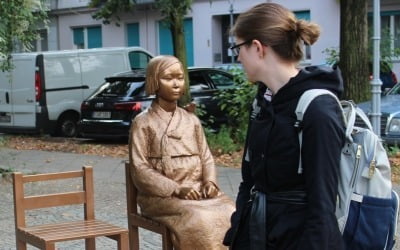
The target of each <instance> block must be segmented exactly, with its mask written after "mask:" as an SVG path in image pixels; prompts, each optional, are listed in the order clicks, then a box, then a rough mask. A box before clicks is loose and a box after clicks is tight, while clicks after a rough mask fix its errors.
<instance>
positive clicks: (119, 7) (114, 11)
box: [89, 0, 136, 26]
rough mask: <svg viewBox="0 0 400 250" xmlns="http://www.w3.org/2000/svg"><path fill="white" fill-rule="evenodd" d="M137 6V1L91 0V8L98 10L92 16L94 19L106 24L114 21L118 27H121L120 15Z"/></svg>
mask: <svg viewBox="0 0 400 250" xmlns="http://www.w3.org/2000/svg"><path fill="white" fill-rule="evenodd" d="M135 4H136V1H135V0H112V1H109V0H91V1H90V3H89V7H91V8H98V9H97V11H96V12H95V13H94V14H93V16H92V17H93V18H94V19H96V20H103V23H104V24H110V23H111V22H112V21H114V22H115V24H116V25H117V26H120V23H119V22H120V21H121V18H120V17H119V13H122V12H129V11H131V10H133V9H134V6H135Z"/></svg>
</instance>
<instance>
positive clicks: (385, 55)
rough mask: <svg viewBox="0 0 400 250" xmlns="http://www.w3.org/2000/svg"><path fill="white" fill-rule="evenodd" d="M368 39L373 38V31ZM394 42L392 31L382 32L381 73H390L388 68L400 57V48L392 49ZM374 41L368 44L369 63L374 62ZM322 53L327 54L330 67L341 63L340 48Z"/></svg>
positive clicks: (370, 31)
mask: <svg viewBox="0 0 400 250" xmlns="http://www.w3.org/2000/svg"><path fill="white" fill-rule="evenodd" d="M368 33H369V34H368V37H372V30H371V29H369V30H368ZM393 41H394V37H393V36H391V35H390V30H389V29H388V28H386V29H382V30H381V40H380V55H381V71H383V72H387V71H390V68H388V66H390V67H391V66H392V58H393V57H398V56H400V48H394V49H393V48H392V46H391V44H392V43H393ZM373 45H374V44H373V40H369V43H368V51H369V53H368V61H369V62H372V60H373V49H374V46H373ZM322 53H324V54H326V59H325V60H326V62H327V64H329V65H333V64H335V63H337V62H339V58H340V57H339V48H337V47H330V48H326V49H325V50H324V51H322Z"/></svg>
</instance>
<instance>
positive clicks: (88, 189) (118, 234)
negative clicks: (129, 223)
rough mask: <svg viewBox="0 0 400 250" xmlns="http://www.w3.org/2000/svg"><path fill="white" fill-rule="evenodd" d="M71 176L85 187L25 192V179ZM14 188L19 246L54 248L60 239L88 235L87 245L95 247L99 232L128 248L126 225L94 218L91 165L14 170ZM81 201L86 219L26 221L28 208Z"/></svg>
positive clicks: (27, 180) (23, 249) (35, 180)
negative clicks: (57, 169) (36, 171)
mask: <svg viewBox="0 0 400 250" xmlns="http://www.w3.org/2000/svg"><path fill="white" fill-rule="evenodd" d="M71 178H80V179H82V184H83V185H82V188H83V190H78V191H74V192H63V193H51V194H41V195H30V196H27V195H26V194H25V192H24V184H25V183H30V182H39V181H40V182H44V181H54V180H65V179H71ZM13 191H14V215H15V238H16V243H17V249H18V250H26V249H27V244H30V245H33V246H36V247H37V248H39V249H46V250H47V249H49V250H52V249H55V243H57V242H62V241H69V240H78V239H85V247H86V249H88V250H89V249H90V250H94V249H95V248H96V244H95V238H96V237H100V236H106V237H109V238H111V239H113V240H115V241H117V244H118V249H119V250H128V249H129V239H128V230H127V229H125V228H122V227H118V226H114V225H112V224H109V223H106V222H103V221H100V220H96V219H95V215H94V193H93V169H92V167H90V166H86V167H83V170H80V171H70V172H60V173H48V174H38V175H23V174H21V173H18V172H15V173H13ZM78 204H83V207H84V209H83V212H84V219H83V220H79V221H68V222H59V223H51V224H41V225H35V226H27V225H26V223H25V211H27V210H33V209H39V208H48V207H56V206H66V205H78Z"/></svg>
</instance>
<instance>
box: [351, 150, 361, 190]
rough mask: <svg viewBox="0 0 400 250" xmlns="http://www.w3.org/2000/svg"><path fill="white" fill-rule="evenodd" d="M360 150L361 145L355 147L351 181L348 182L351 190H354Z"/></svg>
mask: <svg viewBox="0 0 400 250" xmlns="http://www.w3.org/2000/svg"><path fill="white" fill-rule="evenodd" d="M361 150H362V147H361V145H357V151H356V162H355V164H354V170H353V175H352V176H351V180H350V186H351V187H352V188H354V185H355V183H356V178H357V175H358V167H359V166H360V159H361Z"/></svg>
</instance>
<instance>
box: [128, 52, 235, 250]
mask: <svg viewBox="0 0 400 250" xmlns="http://www.w3.org/2000/svg"><path fill="white" fill-rule="evenodd" d="M184 86H185V80H184V74H183V67H182V64H181V62H180V61H179V60H178V59H177V58H176V57H173V56H157V57H154V58H153V59H151V60H150V62H149V65H148V67H147V72H146V85H145V88H146V93H147V94H149V95H153V94H155V95H156V98H155V100H154V101H153V102H152V104H151V107H150V108H149V109H147V110H146V111H144V112H142V113H140V114H139V115H138V116H136V117H135V119H134V120H133V122H132V126H131V130H130V137H129V159H130V162H131V167H132V179H133V182H134V184H135V185H136V187H137V189H138V199H137V201H138V204H139V206H140V209H141V213H142V214H143V215H145V216H148V217H150V218H152V219H154V220H157V221H160V222H162V223H163V224H164V225H166V226H167V227H168V228H169V229H170V231H171V233H172V243H173V245H174V248H175V249H177V250H189V249H197V250H222V249H227V248H226V247H225V246H224V245H223V244H222V240H223V237H224V235H225V233H226V231H227V230H228V228H229V217H230V216H231V214H232V212H233V211H234V210H235V207H234V203H233V201H232V200H231V199H230V198H229V197H228V196H226V195H225V194H223V193H222V192H221V191H220V189H219V187H218V185H217V174H216V169H215V165H214V160H213V157H212V155H211V152H210V150H209V148H208V145H207V141H206V138H205V135H204V132H203V128H202V125H201V123H200V120H199V119H198V118H197V116H196V115H195V114H194V113H193V112H188V111H186V110H185V109H182V108H180V107H178V106H177V101H178V99H179V98H180V97H181V96H182V94H183V93H184Z"/></svg>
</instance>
